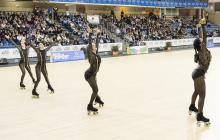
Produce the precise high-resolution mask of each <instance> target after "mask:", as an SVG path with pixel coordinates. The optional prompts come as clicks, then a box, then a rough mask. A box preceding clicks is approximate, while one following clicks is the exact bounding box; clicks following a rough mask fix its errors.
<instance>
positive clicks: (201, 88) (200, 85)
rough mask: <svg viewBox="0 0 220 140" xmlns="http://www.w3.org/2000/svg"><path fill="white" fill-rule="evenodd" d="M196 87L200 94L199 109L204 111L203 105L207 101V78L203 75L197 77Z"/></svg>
mask: <svg viewBox="0 0 220 140" xmlns="http://www.w3.org/2000/svg"><path fill="white" fill-rule="evenodd" d="M195 89H196V91H197V92H198V94H199V102H198V110H199V113H202V112H203V106H204V102H205V95H206V93H205V92H206V85H205V78H204V76H201V77H199V78H197V79H195Z"/></svg>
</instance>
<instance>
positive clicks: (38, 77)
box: [33, 65, 41, 91]
mask: <svg viewBox="0 0 220 140" xmlns="http://www.w3.org/2000/svg"><path fill="white" fill-rule="evenodd" d="M35 70H36V77H37V81H36V82H35V84H34V89H33V91H36V89H37V86H38V84H39V83H40V80H41V68H40V66H38V65H37V66H36V67H35Z"/></svg>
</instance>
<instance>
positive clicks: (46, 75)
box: [41, 65, 54, 93]
mask: <svg viewBox="0 0 220 140" xmlns="http://www.w3.org/2000/svg"><path fill="white" fill-rule="evenodd" d="M41 71H42V74H43V76H44V79H45V81H46V82H47V85H48V89H49V90H50V91H51V92H52V93H54V89H53V88H52V86H51V84H50V81H49V78H48V73H47V68H46V65H45V66H44V67H42V69H41Z"/></svg>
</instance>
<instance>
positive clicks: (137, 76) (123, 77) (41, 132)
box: [0, 48, 220, 140]
mask: <svg viewBox="0 0 220 140" xmlns="http://www.w3.org/2000/svg"><path fill="white" fill-rule="evenodd" d="M211 53H212V56H213V59H212V62H211V66H210V69H209V71H208V73H207V75H206V85H207V96H206V102H205V108H204V115H205V116H207V117H209V118H210V119H211V123H212V124H211V126H210V127H209V128H207V127H200V128H199V127H197V126H196V119H195V117H193V116H189V115H188V106H189V104H190V99H191V95H192V93H193V90H194V87H193V80H192V78H191V73H192V71H193V69H194V68H195V67H196V64H195V63H194V62H193V57H194V51H193V50H184V51H175V52H164V53H154V54H146V55H136V56H126V57H115V58H103V59H102V64H101V68H100V71H99V73H98V77H97V80H98V85H99V95H100V96H101V97H102V99H103V100H104V102H105V106H104V108H102V109H100V110H99V115H98V116H88V115H87V110H86V107H87V104H88V102H89V98H90V95H91V89H90V87H89V85H88V83H87V82H86V81H85V80H84V72H85V70H86V69H87V68H88V67H89V64H88V62H87V61H78V62H65V63H50V64H47V69H48V73H49V79H50V81H51V84H52V86H53V87H54V89H55V94H53V95H51V94H49V93H48V92H47V85H46V82H45V80H44V78H43V77H42V81H41V82H40V85H39V88H38V90H37V91H38V92H39V94H40V99H32V98H31V91H32V88H33V84H32V82H31V79H30V77H29V75H27V73H26V77H25V84H26V87H27V88H26V90H20V89H19V80H20V75H21V72H20V69H19V67H18V66H13V67H0V87H1V89H0V139H1V140H30V139H31V140H217V139H219V138H220V133H219V132H220V109H219V107H220V89H219V88H220V48H214V49H211ZM31 68H32V72H33V73H35V72H34V65H31Z"/></svg>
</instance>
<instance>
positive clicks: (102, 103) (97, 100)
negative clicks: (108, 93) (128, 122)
mask: <svg viewBox="0 0 220 140" xmlns="http://www.w3.org/2000/svg"><path fill="white" fill-rule="evenodd" d="M96 104H99V107H103V106H104V102H103V101H102V100H101V98H100V97H99V96H97V97H96V99H95V105H96Z"/></svg>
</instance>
